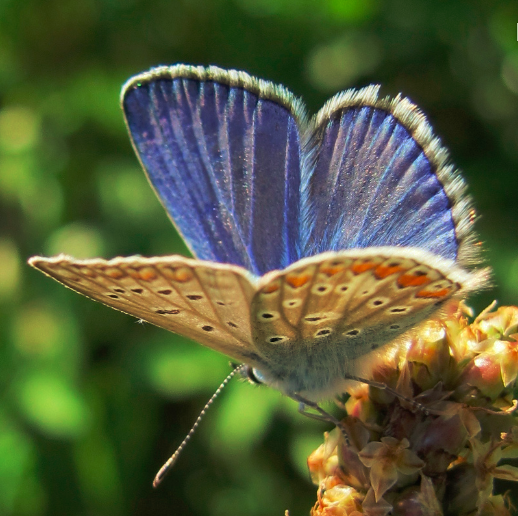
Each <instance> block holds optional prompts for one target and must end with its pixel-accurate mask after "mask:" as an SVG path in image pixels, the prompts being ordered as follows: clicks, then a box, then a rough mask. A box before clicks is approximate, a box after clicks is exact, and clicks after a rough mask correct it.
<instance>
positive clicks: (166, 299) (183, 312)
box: [29, 255, 256, 363]
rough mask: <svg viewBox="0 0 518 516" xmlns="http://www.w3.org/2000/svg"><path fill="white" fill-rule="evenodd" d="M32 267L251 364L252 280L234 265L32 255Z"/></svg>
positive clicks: (178, 258)
mask: <svg viewBox="0 0 518 516" xmlns="http://www.w3.org/2000/svg"><path fill="white" fill-rule="evenodd" d="M29 263H30V264H31V265H32V266H33V267H35V268H37V269H39V270H41V271H43V272H44V273H45V274H47V275H49V276H50V277H52V278H54V279H55V280H57V281H59V282H60V283H62V284H64V285H65V286H67V287H69V288H71V289H72V290H75V291H76V292H79V293H81V294H84V295H85V296H87V297H89V298H92V299H95V300H96V301H100V302H101V303H104V304H106V305H108V306H110V307H112V308H115V309H117V310H120V311H122V312H125V313H128V314H130V315H133V316H135V317H138V318H140V319H143V320H144V321H147V322H149V323H152V324H155V325H156V326H160V327H161V328H165V329H166V330H169V331H172V332H174V333H178V334H180V335H183V336H185V337H188V338H190V339H193V340H195V341H197V342H199V343H201V344H203V345H205V346H208V347H210V348H212V349H215V350H217V351H220V352H222V353H224V354H226V355H229V356H231V357H233V358H235V359H238V360H240V361H247V362H249V363H250V362H251V361H252V362H253V360H251V359H250V354H251V352H252V350H253V347H252V340H251V329H250V304H251V300H252V297H253V294H254V292H255V289H256V287H255V286H254V278H253V277H252V276H251V275H249V273H247V271H245V270H244V269H242V268H240V267H236V266H232V265H222V264H216V263H211V262H202V261H198V260H192V259H189V258H184V257H181V256H167V257H160V258H142V257H139V256H135V257H129V258H114V259H112V260H102V259H90V260H76V259H74V258H71V257H68V256H65V255H60V256H56V257H53V258H43V257H39V256H36V257H33V258H31V260H30V262H29Z"/></svg>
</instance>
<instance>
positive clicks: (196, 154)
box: [122, 65, 304, 275]
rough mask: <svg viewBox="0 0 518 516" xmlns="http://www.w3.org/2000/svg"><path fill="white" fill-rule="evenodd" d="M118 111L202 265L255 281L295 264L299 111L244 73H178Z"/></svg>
mask: <svg viewBox="0 0 518 516" xmlns="http://www.w3.org/2000/svg"><path fill="white" fill-rule="evenodd" d="M122 106H123V109H124V113H125V117H126V122H127V125H128V128H129V131H130V135H131V138H132V141H133V145H134V147H135V149H136V152H137V154H138V155H139V157H140V160H141V162H142V165H143V167H144V169H145V171H146V173H147V175H148V177H149V180H150V182H151V183H152V185H153V187H154V188H155V191H156V192H157V194H158V196H159V197H160V199H161V200H162V203H163V204H164V206H165V208H166V210H167V211H168V213H169V214H170V216H171V218H172V219H173V221H174V223H175V225H176V226H177V228H178V230H179V231H180V233H181V234H182V235H183V237H184V238H185V240H186V242H187V244H188V245H189V246H190V248H191V250H192V252H193V253H194V254H195V256H197V257H198V258H200V259H203V260H211V261H216V262H221V263H232V264H236V265H240V266H242V267H245V268H246V269H248V270H250V271H251V272H253V273H255V274H257V275H260V274H264V273H265V272H267V271H269V270H273V269H279V268H283V267H285V266H287V265H288V264H289V263H292V262H293V261H295V260H297V259H298V258H299V252H298V242H299V232H298V223H295V221H298V220H299V206H300V194H299V191H300V156H299V155H300V143H299V130H298V126H297V124H298V123H299V122H301V121H302V120H303V119H304V109H303V107H302V104H301V103H300V101H298V100H297V99H295V98H294V97H293V95H292V94H291V93H289V92H288V91H287V90H285V89H284V88H282V87H281V86H277V85H274V84H272V83H270V82H266V81H262V80H259V79H255V78H252V77H250V76H249V75H248V74H246V73H244V72H236V71H233V70H230V71H227V70H222V69H220V68H217V67H214V66H211V67H208V68H203V67H193V66H185V65H177V66H172V67H160V68H156V69H153V70H151V71H150V72H148V73H144V74H141V75H138V76H136V77H134V78H132V79H131V80H130V81H129V82H128V83H127V84H126V85H125V86H124V88H123V91H122Z"/></svg>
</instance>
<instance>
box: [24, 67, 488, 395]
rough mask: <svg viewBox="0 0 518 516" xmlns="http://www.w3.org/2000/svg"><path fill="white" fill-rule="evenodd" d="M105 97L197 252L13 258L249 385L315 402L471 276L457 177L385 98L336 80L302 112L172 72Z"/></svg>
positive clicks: (470, 215) (287, 98) (283, 100)
mask: <svg viewBox="0 0 518 516" xmlns="http://www.w3.org/2000/svg"><path fill="white" fill-rule="evenodd" d="M121 103H122V108H123V111H124V115H125V120H126V124H127V126H128V129H129V133H130V136H131V140H132V143H133V146H134V148H135V151H136V153H137V156H138V157H139V159H140V162H141V164H142V166H143V168H144V170H145V171H146V174H147V176H148V179H149V181H150V183H151V185H152V186H153V188H154V189H155V191H156V193H157V195H158V197H159V198H160V200H161V202H162V203H163V205H164V207H165V209H166V211H167V213H168V214H169V216H170V217H171V219H172V221H173V223H174V224H175V226H176V228H177V229H178V231H179V232H180V234H181V235H182V236H183V238H184V239H185V241H186V243H187V245H188V246H189V248H190V249H191V251H192V253H193V255H194V256H195V257H196V258H187V257H183V256H178V255H174V256H162V257H152V258H144V257H141V256H132V257H127V258H121V257H119V258H114V259H111V260H104V259H88V260H77V259H74V258H71V257H69V256H65V255H59V256H56V257H52V258H44V257H39V256H36V257H33V258H31V259H30V260H29V263H30V264H31V265H32V266H34V267H36V268H37V269H39V270H41V271H43V272H44V273H45V274H47V275H49V276H50V277H52V278H54V279H56V280H57V281H59V282H61V283H62V284H64V285H65V286H67V287H69V288H71V289H72V290H75V291H76V292H79V293H81V294H84V295H86V296H88V297H90V298H92V299H95V300H96V301H100V302H102V303H104V304H106V305H108V306H111V307H112V308H115V309H117V310H120V311H122V312H126V313H128V314H131V315H133V316H135V317H138V318H139V319H142V320H144V321H148V322H150V323H152V324H155V325H157V326H159V327H161V328H165V329H166V330H170V331H172V332H175V333H178V334H180V335H183V336H185V337H188V338H190V339H192V340H194V341H197V342H199V343H200V344H203V345H205V346H208V347H209V348H212V349H214V350H216V351H219V352H222V353H224V354H226V355H228V356H229V357H232V358H233V359H235V360H237V361H239V362H241V363H244V364H246V365H247V367H249V368H250V370H251V371H252V372H253V374H254V377H255V378H257V379H259V380H260V381H261V382H262V383H266V384H268V385H270V386H272V387H274V388H277V389H279V390H280V391H282V392H283V393H285V394H287V395H289V396H291V397H297V396H299V397H302V398H305V399H308V400H314V401H318V400H321V399H324V398H326V397H331V396H333V395H336V394H338V393H341V392H343V386H344V382H345V381H346V380H347V379H350V378H354V377H355V375H357V372H358V371H360V370H362V368H363V367H364V365H365V364H366V363H368V362H369V360H371V358H372V357H373V356H375V355H376V354H378V355H379V356H382V353H383V348H384V347H386V346H387V345H389V344H390V343H392V342H394V341H395V340H397V338H398V337H400V336H401V335H402V334H404V333H405V332H407V331H408V330H410V329H412V328H414V327H415V326H416V325H418V324H419V323H421V322H422V321H424V320H425V319H427V318H429V317H431V316H433V315H434V314H437V313H438V312H440V311H441V310H444V309H445V307H446V306H447V305H448V303H450V302H452V301H454V300H456V299H457V300H458V299H461V298H463V297H465V296H466V295H467V294H469V293H471V292H474V291H476V290H477V289H480V288H482V287H483V286H484V285H485V284H486V283H487V281H488V271H487V269H483V268H479V269H477V268H475V267H474V265H475V264H476V263H477V260H478V245H477V243H476V237H475V236H474V233H473V220H474V211H473V208H472V204H471V200H470V199H469V197H467V196H466V194H465V183H464V181H463V180H462V178H461V177H460V175H459V174H458V172H456V171H455V170H454V168H453V166H452V165H451V164H450V163H449V158H448V153H447V151H446V149H445V148H444V147H443V146H442V145H441V143H440V141H439V139H438V138H437V137H435V136H434V134H433V131H432V129H431V127H430V125H429V123H428V122H427V120H426V118H425V116H424V115H423V114H422V112H421V111H420V110H419V109H418V108H417V106H416V105H414V104H413V103H412V102H411V101H410V100H408V99H407V98H404V97H402V96H401V95H399V96H397V97H395V98H393V99H390V98H381V97H380V96H379V86H368V87H366V88H363V89H359V90H347V91H344V92H342V93H339V94H337V95H336V96H334V97H333V98H331V99H330V100H329V101H328V102H327V103H326V104H325V105H324V106H323V108H322V109H321V110H320V111H319V112H318V113H317V114H316V115H315V116H314V117H312V118H309V117H308V116H307V115H306V111H305V108H304V105H303V104H302V102H301V101H300V100H299V99H298V98H296V97H295V96H294V95H293V94H292V93H290V92H289V91H288V90H287V89H285V88H284V87H282V86H279V85H276V84H273V83H271V82H268V81H265V80H261V79H257V78H254V77H252V76H250V75H248V74H247V73H245V72H239V71H235V70H223V69H221V68H218V67H215V66H209V67H206V68H205V67H195V66H187V65H175V66H170V67H165V66H164V67H157V68H154V69H151V70H150V71H148V72H145V73H142V74H140V75H137V76H135V77H133V78H131V79H130V80H129V81H128V82H127V83H126V84H125V85H124V87H123V89H122V94H121Z"/></svg>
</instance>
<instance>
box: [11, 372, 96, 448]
mask: <svg viewBox="0 0 518 516" xmlns="http://www.w3.org/2000/svg"><path fill="white" fill-rule="evenodd" d="M17 394H18V403H19V406H20V410H21V412H22V413H23V414H24V415H25V417H26V418H27V419H28V420H29V421H30V422H31V423H32V424H34V425H35V426H37V427H38V428H39V429H40V430H41V431H42V432H43V433H45V434H47V435H49V436H54V437H61V438H74V437H78V436H80V435H82V434H83V433H84V431H85V430H86V428H87V426H88V420H89V417H88V416H89V414H88V409H87V407H86V404H85V402H84V400H83V398H82V396H81V395H80V394H79V392H77V390H76V389H75V388H74V387H73V386H72V385H70V384H69V383H68V382H67V381H66V380H65V379H64V378H62V377H60V376H58V375H57V374H55V373H53V372H51V371H45V370H37V371H31V372H29V373H26V375H25V376H24V377H22V378H21V379H19V381H18V385H17Z"/></svg>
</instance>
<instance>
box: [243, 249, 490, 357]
mask: <svg viewBox="0 0 518 516" xmlns="http://www.w3.org/2000/svg"><path fill="white" fill-rule="evenodd" d="M480 283H481V278H480V277H477V276H476V275H472V274H468V273H465V272H464V271H462V270H460V269H459V268H458V267H457V266H455V264H454V263H453V262H450V261H446V260H442V259H440V258H438V257H436V256H434V255H432V254H431V253H427V252H426V251H422V250H420V249H403V250H402V249H400V248H396V247H393V248H391V247H381V248H371V249H363V250H361V249H355V250H351V251H343V252H337V253H334V252H328V253H322V254H320V255H317V256H315V257H311V258H306V259H303V260H300V261H298V262H296V263H294V264H293V265H292V266H290V267H288V268H287V269H285V270H284V271H275V272H272V273H270V274H268V275H266V276H264V277H263V278H262V279H261V284H260V286H259V291H258V293H257V294H256V295H255V297H254V299H253V301H252V328H253V340H254V343H255V345H256V346H257V349H258V350H260V351H261V350H262V353H263V354H268V352H269V351H268V350H270V351H271V346H272V345H282V344H289V343H299V344H301V343H304V342H305V343H306V345H308V346H318V345H319V344H324V342H327V343H332V342H337V343H339V344H340V345H343V346H348V347H349V348H350V352H349V353H348V358H351V359H353V358H355V357H358V356H362V355H365V354H367V353H369V352H370V351H371V350H372V349H374V348H376V347H380V346H382V345H384V344H386V343H387V342H389V341H391V340H393V339H394V338H396V337H397V336H398V335H400V334H402V333H403V332H405V331H406V330H408V329H409V328H411V327H413V326H415V325H416V324H418V323H420V322H421V321H423V320H424V319H425V318H427V317H430V316H431V315H433V313H434V312H436V311H437V310H439V309H440V308H441V307H442V306H443V305H444V303H446V302H447V301H448V300H450V299H452V298H453V297H454V296H458V295H464V294H465V293H466V292H468V291H469V290H472V289H473V288H476V287H477V286H478V285H479V284H480Z"/></svg>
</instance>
